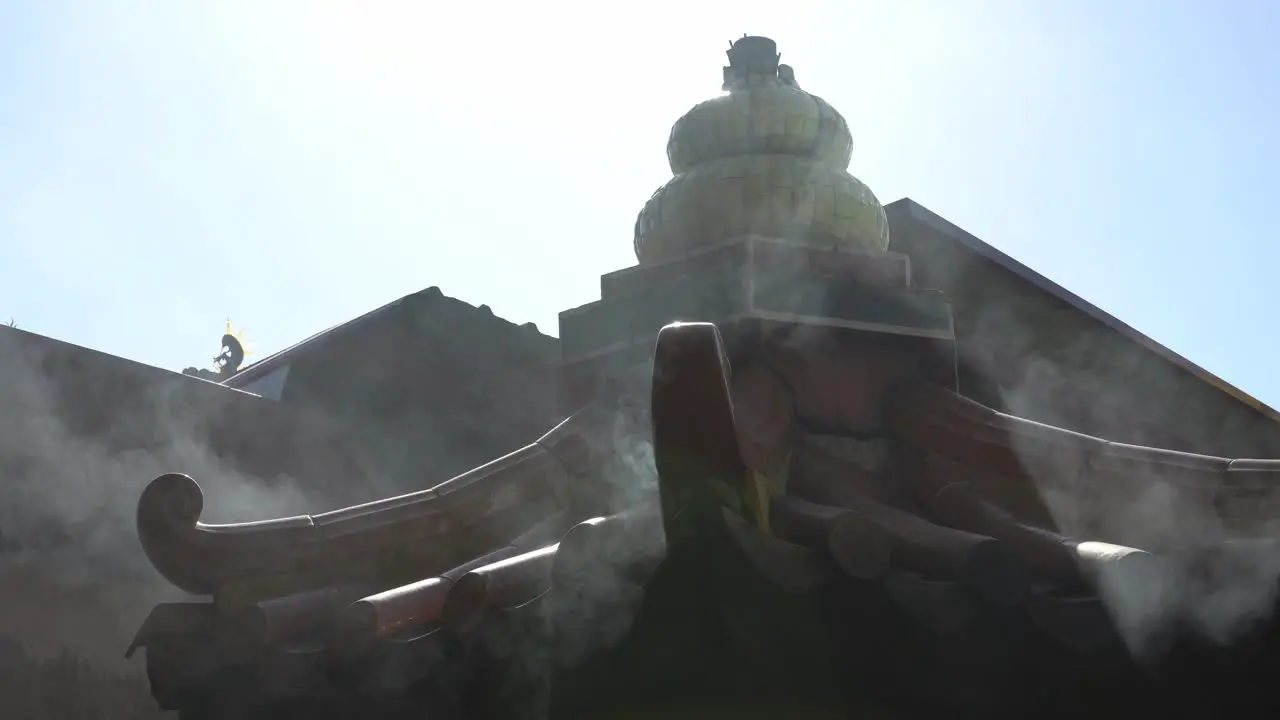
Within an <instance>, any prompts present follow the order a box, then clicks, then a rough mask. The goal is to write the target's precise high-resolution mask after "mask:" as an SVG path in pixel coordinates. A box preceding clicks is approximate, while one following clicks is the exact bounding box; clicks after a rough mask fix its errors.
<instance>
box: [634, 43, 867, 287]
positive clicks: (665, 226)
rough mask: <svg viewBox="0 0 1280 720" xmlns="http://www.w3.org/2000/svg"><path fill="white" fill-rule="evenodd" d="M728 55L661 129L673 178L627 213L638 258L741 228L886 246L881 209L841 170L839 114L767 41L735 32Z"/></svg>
mask: <svg viewBox="0 0 1280 720" xmlns="http://www.w3.org/2000/svg"><path fill="white" fill-rule="evenodd" d="M728 54H729V66H728V67H726V68H725V69H724V89H725V90H727V91H728V93H727V94H726V95H723V96H721V97H718V98H714V99H711V100H708V101H706V102H702V103H699V104H698V105H696V106H695V107H694V108H693V109H692V110H690V111H689V112H687V113H685V114H684V116H683V117H681V118H680V119H679V120H677V121H676V123H675V125H674V126H673V127H672V128H671V136H670V138H669V139H668V141H667V158H668V160H669V161H670V164H671V171H672V173H674V175H675V177H673V178H672V179H671V180H670V181H668V182H667V183H666V184H665V185H663V186H662V187H661V188H659V189H658V191H657V192H655V193H654V194H653V196H652V197H650V198H649V202H647V203H646V204H645V206H644V209H643V210H641V211H640V215H639V217H638V218H636V226H635V251H636V258H637V259H638V260H639V261H640V263H641V264H642V265H649V264H655V263H662V262H666V261H669V260H674V259H678V258H680V257H682V256H684V255H685V254H687V253H690V252H694V251H696V250H698V249H700V248H704V247H709V246H711V245H716V244H719V243H721V242H725V241H728V240H732V239H734V238H737V237H743V236H747V235H760V236H767V237H776V238H782V239H790V240H797V241H804V242H813V243H823V244H826V243H830V244H834V245H839V246H843V247H852V248H858V249H862V250H870V251H883V250H886V249H887V248H888V246H889V223H888V219H887V218H886V217H885V213H884V208H883V207H881V205H880V202H879V201H878V200H877V199H876V196H875V194H874V193H872V192H871V190H870V189H869V188H868V187H867V186H866V185H864V184H863V183H861V182H860V181H858V179H857V178H855V177H853V176H852V175H850V174H849V173H848V172H846V168H848V166H849V160H850V157H851V156H852V152H853V137H852V135H851V134H850V133H849V126H848V123H846V122H845V119H844V118H843V117H842V116H841V115H840V113H839V112H837V111H836V109H835V108H833V107H832V106H831V105H829V104H828V103H827V102H826V101H824V100H822V99H821V98H819V97H817V96H815V95H810V94H809V93H806V92H804V91H803V90H801V89H800V88H799V86H798V85H797V84H796V82H795V75H794V73H793V72H792V70H791V68H789V67H787V66H786V65H779V64H778V59H779V56H778V54H777V46H776V45H775V44H774V42H773V41H772V40H769V39H768V38H762V37H743V38H742V39H740V40H738V41H737V42H735V43H733V44H732V45H731V46H730V48H729V53H728Z"/></svg>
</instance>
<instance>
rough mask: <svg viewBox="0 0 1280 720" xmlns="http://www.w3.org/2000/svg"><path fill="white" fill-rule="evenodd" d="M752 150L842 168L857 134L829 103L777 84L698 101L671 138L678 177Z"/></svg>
mask: <svg viewBox="0 0 1280 720" xmlns="http://www.w3.org/2000/svg"><path fill="white" fill-rule="evenodd" d="M748 153H771V154H774V153H776V154H784V155H797V156H800V157H804V158H809V159H812V160H817V161H819V162H822V163H826V164H828V165H831V166H832V167H837V168H840V169H841V170H844V169H846V168H848V167H849V160H850V158H851V157H852V156H853V135H852V134H850V133H849V125H848V123H846V122H845V120H844V117H843V116H841V115H840V113H839V112H837V111H836V109H835V108H833V107H831V105H829V104H828V103H827V101H825V100H823V99H822V98H820V97H818V96H816V95H810V94H809V93H807V92H805V91H803V90H801V89H799V88H797V87H793V86H788V85H784V84H782V83H775V84H773V85H765V86H763V87H754V88H742V89H740V90H738V91H736V92H730V93H728V94H727V95H722V96H720V97H718V98H712V99H711V100H707V101H705V102H701V103H698V104H697V105H695V106H694V108H693V109H692V110H690V111H689V112H687V113H685V114H684V116H683V117H681V118H680V119H679V120H677V121H676V124H675V125H674V126H672V128H671V137H670V139H668V140H667V160H668V161H669V162H670V164H671V172H673V173H675V174H677V175H678V174H680V173H682V172H685V171H687V170H689V169H690V168H692V167H693V166H695V165H697V164H699V163H704V162H707V161H709V160H719V159H721V158H726V157H733V156H735V155H746V154H748Z"/></svg>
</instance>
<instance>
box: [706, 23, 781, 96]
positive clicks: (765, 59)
mask: <svg viewBox="0 0 1280 720" xmlns="http://www.w3.org/2000/svg"><path fill="white" fill-rule="evenodd" d="M726 54H727V55H728V56H729V65H728V66H727V67H725V69H724V87H723V89H725V90H730V89H732V88H733V87H735V86H738V85H741V84H749V83H750V81H751V80H752V79H760V80H764V81H768V80H771V79H776V78H777V77H778V69H779V65H778V61H779V60H781V59H782V53H780V52H778V44H777V43H776V42H774V41H773V40H770V39H769V38H767V37H761V36H759V35H743V36H742V37H741V38H738V40H737V41H735V42H731V43H729V50H728V52H727V53H726ZM782 67H786V66H785V65H784V66H782ZM788 70H790V68H788ZM791 77H792V81H793V82H794V77H795V76H794V74H792V76H791Z"/></svg>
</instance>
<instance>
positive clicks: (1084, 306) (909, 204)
mask: <svg viewBox="0 0 1280 720" xmlns="http://www.w3.org/2000/svg"><path fill="white" fill-rule="evenodd" d="M887 207H890V208H903V209H905V210H906V211H907V213H908V214H909V215H911V217H912V218H913V219H915V220H917V221H919V222H921V223H923V224H925V225H928V226H929V227H931V228H933V229H934V230H937V231H938V232H939V233H942V234H943V235H946V236H947V237H950V238H952V239H953V240H955V241H956V242H957V243H959V244H960V245H961V246H962V247H964V248H965V249H967V250H969V251H970V252H973V253H974V254H976V255H979V256H981V257H982V258H984V259H986V260H989V261H991V262H993V263H995V264H996V265H999V266H1000V267H1002V268H1004V269H1005V270H1008V271H1009V272H1011V273H1013V274H1014V275H1017V276H1018V277H1020V278H1022V279H1023V280H1026V281H1027V282H1029V283H1031V284H1032V285H1034V286H1035V287H1037V288H1039V289H1040V290H1042V291H1044V292H1046V293H1049V294H1050V295H1052V296H1054V297H1056V298H1058V299H1059V300H1062V301H1063V302H1065V303H1067V304H1068V305H1070V306H1071V307H1073V308H1075V309H1076V310H1078V311H1080V312H1082V313H1084V314H1085V315H1088V316H1089V317H1090V318H1092V319H1094V320H1096V321H1097V322H1099V323H1102V324H1103V325H1105V326H1106V327H1108V328H1110V329H1111V330H1113V331H1115V332H1117V333H1119V334H1120V335H1122V336H1124V337H1126V338H1128V339H1129V340H1132V341H1133V342H1135V343H1137V344H1138V345H1140V346H1142V347H1144V348H1146V349H1147V350H1149V351H1151V352H1153V353H1155V354H1156V355H1158V356H1160V357H1161V358H1164V359H1165V360H1167V361H1169V362H1170V363H1173V364H1174V365H1176V366H1177V367H1179V368H1181V369H1183V370H1185V371H1187V372H1188V373H1191V374H1192V375H1193V376H1195V377H1197V378H1199V379H1200V380H1202V381H1204V382H1206V383H1208V384H1209V385H1212V386H1213V387H1216V388H1217V389H1218V390H1220V391H1222V392H1224V393H1226V394H1227V395H1229V396H1231V397H1232V398H1234V399H1236V400H1238V401H1239V402H1242V403H1244V404H1246V405H1248V406H1250V407H1252V408H1253V409H1254V410H1257V411H1258V412H1259V413H1262V414H1263V415H1265V416H1266V417H1267V418H1269V419H1271V420H1273V421H1276V422H1280V412H1277V411H1276V410H1275V409H1274V408H1272V407H1271V406H1269V405H1267V404H1266V403H1264V402H1262V401H1261V400H1258V399H1257V398H1255V397H1253V396H1252V395H1250V394H1248V393H1246V392H1244V391H1243V390H1241V389H1240V388H1237V387H1236V386H1234V385H1232V384H1231V383H1229V382H1227V381H1226V380H1223V379H1222V378H1220V377H1218V376H1217V375H1214V374H1213V373H1211V372H1209V371H1208V370H1205V369H1204V368H1202V367H1200V366H1199V365H1197V364H1195V363H1193V362H1191V361H1190V360H1188V359H1187V358H1185V357H1183V356H1182V355H1179V354H1178V353H1176V352H1174V351H1173V350H1170V349H1169V348H1167V347H1165V346H1164V345H1161V344H1160V343H1158V342H1156V341H1155V340H1153V339H1151V338H1150V337H1148V336H1147V335H1145V334H1143V333H1142V332H1140V331H1139V330H1137V329H1136V328H1134V327H1133V326H1131V325H1129V324H1127V323H1125V322H1123V321H1121V320H1120V319H1119V318H1117V317H1115V316H1114V315H1112V314H1110V313H1108V312H1106V311H1105V310H1103V309H1102V308H1099V307H1098V306H1096V305H1094V304H1093V303H1090V302H1088V301H1087V300H1085V299H1084V298H1082V297H1080V296H1079V295H1076V294H1075V293H1073V292H1071V291H1070V290H1068V289H1066V288H1064V287H1062V286H1061V285H1059V284H1058V283H1056V282H1054V281H1052V280H1050V279H1049V278H1047V277H1045V276H1043V275H1041V274H1040V273H1038V272H1036V271H1035V270H1032V269H1031V268H1029V267H1027V266H1026V265H1024V264H1022V263H1021V262H1019V261H1017V260H1015V259H1014V258H1012V257H1010V256H1009V255H1007V254H1005V253H1004V252H1001V251H1000V250H998V249H997V248H995V247H993V246H991V245H989V244H987V243H985V242H983V241H982V240H979V239H978V238H977V237H976V236H975V235H973V234H972V233H970V232H968V231H966V230H964V229H963V228H961V227H959V226H957V225H956V224H955V223H952V222H951V221H949V220H947V219H945V218H943V217H942V216H941V215H938V214H937V213H935V212H933V211H932V210H930V209H928V208H926V207H925V206H923V205H921V204H920V203H918V202H916V201H915V200H912V199H911V198H902V199H900V200H895V201H894V202H892V203H890V204H889V205H888V206H887Z"/></svg>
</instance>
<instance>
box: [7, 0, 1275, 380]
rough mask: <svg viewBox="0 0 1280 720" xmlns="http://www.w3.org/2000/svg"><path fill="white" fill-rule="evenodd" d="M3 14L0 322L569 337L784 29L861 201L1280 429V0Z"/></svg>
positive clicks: (133, 353)
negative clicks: (1042, 278)
mask: <svg viewBox="0 0 1280 720" xmlns="http://www.w3.org/2000/svg"><path fill="white" fill-rule="evenodd" d="M457 5H458V6H459V7H465V9H457V8H453V9H448V10H444V9H439V8H442V7H449V6H446V5H444V4H443V3H437V2H430V1H427V0H423V1H420V2H408V1H405V2H390V1H376V0H364V1H357V0H347V1H346V2H337V1H328V2H326V1H322V0H300V1H298V2H285V1H282V0H220V1H219V2H206V3H199V2H172V1H171V0H170V1H165V0H154V1H153V2H142V1H141V0H100V1H98V2H93V1H91V0H81V1H80V2H66V1H62V0H29V1H28V2H21V1H20V0H0V320H7V319H8V318H9V317H10V316H12V317H13V318H15V319H16V320H17V322H18V324H19V326H20V327H24V328H27V329H30V330H32V331H35V332H38V333H42V334H46V335H51V336H53V337H56V338H60V339H63V340H68V341H71V342H75V343H79V344H82V345H87V346H89V347H93V348H97V349H101V350H105V351H108V352H112V353H116V354H119V355H124V356H126V357H130V358H134V359H137V360H141V361H144V362H148V363H153V364H156V365H161V366H165V367H169V368H173V369H180V368H182V367H184V366H187V365H192V364H197V365H207V363H208V362H209V358H211V357H212V355H213V354H214V353H215V352H216V351H217V348H216V345H217V338H218V335H219V333H220V332H221V329H222V324H223V318H225V317H227V316H230V317H231V319H232V321H233V323H234V324H235V325H237V326H243V327H245V328H246V330H247V334H248V336H249V338H250V339H251V341H253V344H254V346H255V349H256V351H257V355H258V356H259V357H260V356H262V355H264V354H266V353H268V352H271V351H274V350H277V349H280V348H282V347H284V346H286V345H289V344H291V343H293V342H296V341H297V340H299V339H302V338H303V337H305V336H307V335H309V334H311V333H313V332H315V331H317V330H320V329H322V328H324V327H328V326H330V325H333V324H335V323H337V322H340V321H342V320H345V319H347V318H350V317H352V316H354V315H356V314H359V313H361V312H364V311H366V310H369V309H371V308H373V307H375V306H377V305H380V304H383V303H385V302H388V301H390V300H393V299H395V298H397V297H400V296H402V295H405V294H408V293H410V292H414V291H416V290H419V289H421V288H424V287H428V286H430V285H439V286H441V288H442V289H443V290H444V291H445V292H446V293H447V294H450V295H453V296H455V297H459V298H462V299H464V300H467V301H468V302H471V303H474V304H480V303H487V304H488V305H490V306H491V307H493V309H494V310H495V312H497V313H498V314H500V315H503V316H505V317H507V318H509V319H511V320H514V321H517V322H526V321H534V322H536V323H538V325H539V326H540V327H541V328H542V329H543V330H544V331H547V332H551V333H553V334H554V333H555V332H556V314H557V312H558V311H560V310H562V309H565V308H568V307H571V306H575V305H580V304H583V303H586V302H589V301H591V300H594V299H596V298H597V296H598V276H599V275H600V274H601V273H604V272H608V271H611V270H615V269H619V268H621V267H624V266H626V265H629V264H631V263H633V262H634V258H633V256H632V254H631V231H632V223H633V222H634V220H635V214H636V212H637V211H638V210H639V209H640V206H641V205H642V204H643V202H644V201H645V199H647V198H648V196H649V194H650V193H651V192H652V191H653V190H654V189H656V188H657V187H658V186H659V185H660V184H662V183H663V182H665V181H666V179H667V178H668V177H669V175H670V173H669V170H668V169H667V167H666V163H665V157H664V152H663V148H664V143H665V140H666V135H667V131H668V129H669V127H670V125H671V123H672V122H673V121H674V120H675V119H676V118H677V117H678V116H679V115H680V114H681V113H682V112H683V111H684V110H686V109H687V108H688V107H690V106H691V105H692V104H693V103H695V102H697V101H698V100H701V99H703V98H705V97H708V96H710V95H712V94H714V93H716V92H717V91H718V90H719V83H720V67H721V66H722V65H723V64H724V54H723V53H724V50H725V48H726V47H727V45H728V41H729V40H730V39H731V38H734V37H738V36H740V35H742V34H743V33H752V34H765V35H770V36H772V37H774V38H775V39H776V40H778V42H779V46H780V50H781V51H782V53H783V57H784V62H788V63H790V64H792V65H793V66H794V67H795V68H796V73H797V78H798V80H799V81H800V83H801V84H802V85H803V86H804V87H805V89H807V90H810V91H812V92H815V93H817V94H819V95H822V96H824V97H825V98H827V99H828V100H830V101H831V102H832V103H833V104H834V105H835V106H836V107H837V108H839V109H840V110H841V111H842V112H843V113H844V114H845V116H846V117H847V118H848V119H849V121H850V124H851V126H852V128H853V131H854V138H855V141H856V146H855V154H854V162H853V165H852V166H851V171H852V172H853V173H854V174H855V175H857V176H859V177H860V178H862V179H863V180H865V181H866V182H868V183H869V184H870V185H871V187H872V188H873V189H874V190H875V191H876V193H877V194H878V195H879V197H880V198H881V200H882V201H884V202H886V203H887V202H890V201H892V200H896V199H898V198H900V197H903V196H909V197H912V198H914V199H915V200H917V201H919V202H921V203H923V204H924V205H926V206H927V207H929V208H930V209H932V210H934V211H935V212H938V213H940V214H941V215H942V216H944V217H946V218H948V219H949V220H951V221H953V222H955V223H957V224H958V225H960V226H961V227H964V228H965V229H967V230H969V231H971V232H973V233H974V234H976V235H977V236H978V237H980V238H982V239H984V240H986V241H987V242H990V243H991V244H993V245H995V246H996V247H999V248H1001V249H1002V250H1004V251H1006V252H1008V253H1009V254H1011V255H1013V256H1014V257H1016V258H1018V259H1020V260H1022V261H1023V262H1025V263H1026V264H1028V265H1030V266H1031V267H1032V268H1035V269H1036V270H1039V271H1040V272H1042V273H1044V274H1045V275H1047V276H1049V277H1050V278H1052V279H1054V280H1056V281H1058V282H1060V283H1061V284H1063V285H1065V286H1066V287H1068V288H1070V289H1072V290H1074V291H1075V292H1077V293H1078V294H1080V295H1082V296H1083V297H1085V298H1086V299H1088V300H1090V301H1092V302H1094V303H1096V304H1098V305H1099V306H1101V307H1102V308H1103V309H1105V310H1107V311H1109V312H1111V313H1113V314H1115V315H1117V316H1118V317H1120V318H1121V319H1122V320H1125V321H1126V322H1128V323H1130V324H1132V325H1134V326H1136V327H1137V328H1138V329H1140V330H1142V331H1144V332H1146V333H1148V334H1149V335H1151V336H1153V337H1154V338H1156V339H1157V340H1159V341H1161V342H1163V343H1165V344H1167V345H1169V346H1170V347H1171V348H1173V349H1174V350H1175V351H1177V352H1180V353H1182V354H1184V355H1186V356H1188V357H1189V358H1191V359H1192V360H1193V361H1195V362H1197V363H1199V364H1201V365H1203V366H1205V367H1206V368H1208V369H1209V370H1211V371H1213V372H1216V373H1218V374H1220V375H1222V376H1223V377H1224V378H1226V379H1227V380H1228V381H1230V382H1233V383H1235V384H1238V385H1240V386H1241V387H1242V388H1243V389H1245V390H1246V391H1249V392H1251V393H1253V394H1255V395H1257V396H1258V397H1259V398H1260V399H1262V400H1263V401H1265V402H1268V403H1270V404H1271V405H1273V406H1274V405H1280V379H1277V375H1276V371H1275V367H1274V366H1275V358H1276V357H1277V354H1278V353H1280V339H1278V338H1280V332H1277V323H1276V322H1275V320H1274V319H1273V313H1274V312H1275V311H1276V310H1277V299H1280V290H1277V289H1276V288H1275V286H1274V285H1273V279H1274V278H1275V277H1276V276H1277V274H1280V273H1278V271H1277V261H1278V260H1280V249H1277V247H1276V242H1275V236H1276V226H1277V221H1276V220H1275V213H1274V207H1275V205H1276V204H1277V203H1278V202H1280V180H1277V171H1276V168H1277V167H1280V130H1277V129H1276V128H1277V127H1280V117H1278V114H1280V49H1273V48H1280V43H1276V41H1275V38H1277V37H1280V3H1277V2H1275V1H1274V0H1221V1H1220V2H1210V1H1207V0H1206V1H1205V2H1190V1H1189V0H1185V1H1180V0H1126V1H1123V2H1116V1H1115V0H1110V1H1107V0H1072V1H1066V0H1061V1H1055V2H1049V1H1048V0H1041V1H1032V0H1008V1H1007V2H977V1H973V2H968V1H964V0H935V1H933V2H928V1H925V0H916V1H914V2H909V1H907V0H886V1H883V2H858V1H856V0H839V1H835V2H828V3H818V2H813V3H806V2H787V3H783V2H777V1H776V0H773V1H771V2H709V1H704V0H699V1H698V2H687V1H686V2H682V3H681V2H644V3H629V4H625V5H624V4H615V3H586V2H571V3H555V2H539V3H517V2H515V1H514V0H511V1H510V2H498V3H494V2H490V3H483V2H467V3H457Z"/></svg>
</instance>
